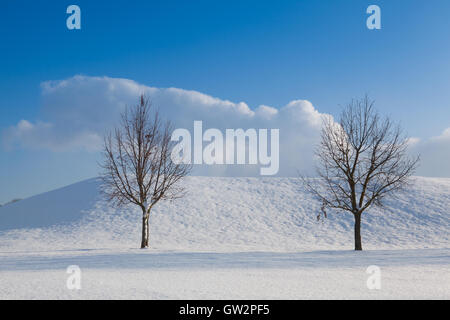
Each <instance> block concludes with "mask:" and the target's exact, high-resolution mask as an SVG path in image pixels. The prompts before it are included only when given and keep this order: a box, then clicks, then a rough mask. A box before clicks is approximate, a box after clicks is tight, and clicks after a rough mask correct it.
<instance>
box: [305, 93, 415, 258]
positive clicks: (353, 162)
mask: <svg viewBox="0 0 450 320" xmlns="http://www.w3.org/2000/svg"><path fill="white" fill-rule="evenodd" d="M407 147H408V140H407V139H406V137H404V136H403V133H402V130H401V128H400V126H399V125H396V124H394V123H393V122H392V121H391V120H390V119H389V118H387V117H386V118H382V117H381V116H380V115H379V114H378V113H377V112H376V111H375V109H374V102H373V101H371V100H370V99H369V98H368V97H367V96H366V97H365V98H363V99H360V100H353V101H352V102H351V103H350V104H348V105H347V106H346V107H345V108H344V109H343V111H342V113H341V115H340V119H339V122H338V123H336V122H334V121H333V120H332V119H330V118H326V119H325V120H324V123H323V127H322V132H321V141H320V144H319V146H318V148H317V150H316V157H317V158H318V163H319V164H318V165H317V166H316V172H317V174H318V176H319V179H307V178H303V180H304V182H305V185H306V187H307V189H308V190H309V191H310V192H311V193H312V194H313V195H314V196H315V197H316V198H317V199H319V200H320V201H321V203H322V212H323V213H325V214H326V209H327V208H328V209H335V210H340V211H348V212H350V213H352V214H353V215H354V218H355V250H362V244H361V232H360V229H361V227H360V226H361V215H362V213H363V212H364V211H365V210H366V209H368V208H369V207H371V206H383V199H384V198H385V197H388V196H394V195H395V193H396V192H397V191H399V190H401V189H402V188H404V187H405V185H407V183H408V179H409V177H410V176H411V175H412V174H413V173H414V171H415V169H416V168H417V165H418V162H419V157H417V158H411V157H409V156H408V155H407ZM318 218H320V215H319V216H318Z"/></svg>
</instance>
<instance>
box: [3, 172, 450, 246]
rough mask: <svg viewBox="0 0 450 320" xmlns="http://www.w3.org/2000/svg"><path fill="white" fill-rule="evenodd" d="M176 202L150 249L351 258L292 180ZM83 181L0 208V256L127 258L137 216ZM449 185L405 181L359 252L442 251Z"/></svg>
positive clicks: (158, 223) (220, 186)
mask: <svg viewBox="0 0 450 320" xmlns="http://www.w3.org/2000/svg"><path fill="white" fill-rule="evenodd" d="M185 184H186V189H187V190H188V193H187V195H186V197H184V198H183V199H178V200H176V201H174V202H171V203H170V202H167V203H161V204H159V205H158V206H157V207H156V208H155V209H154V211H153V214H152V216H151V221H150V223H151V239H150V240H151V246H152V247H153V248H155V249H160V250H190V251H192V250H193V251H210V250H214V251H255V250H256V251H267V250H268V251H305V250H317V249H325V250H329V249H352V248H353V231H352V230H353V229H352V228H353V221H352V216H351V215H349V214H342V213H330V214H329V215H328V219H325V220H324V221H320V222H318V221H317V219H316V216H317V214H318V212H319V204H318V203H317V202H316V201H314V200H313V199H312V198H311V197H310V195H309V194H307V193H306V192H305V191H304V189H303V187H302V184H301V181H300V180H299V179H296V178H217V177H189V178H187V180H186V181H185ZM99 187H100V181H99V179H90V180H86V181H83V182H79V183H76V184H73V185H70V186H67V187H64V188H61V189H58V190H54V191H50V192H47V193H44V194H40V195H37V196H34V197H31V198H28V199H24V200H22V201H20V202H17V203H13V204H10V205H7V206H5V207H2V208H0V250H2V251H17V250H25V249H26V250H56V249H77V248H78V249H83V248H135V247H138V246H139V243H140V227H141V225H140V223H141V217H140V210H139V209H136V208H133V207H126V208H113V207H111V206H110V205H108V203H107V201H105V200H104V199H103V198H102V196H101V194H100V193H99ZM449 208H450V179H442V178H422V177H417V178H414V183H413V184H412V186H411V187H410V188H409V189H408V190H407V191H406V192H404V193H402V194H400V195H399V196H398V198H397V199H393V200H389V201H388V202H387V206H386V208H385V209H383V210H381V209H373V210H370V211H368V212H366V214H365V215H364V217H363V224H362V236H363V247H364V248H365V249H399V248H446V247H450V232H449V230H450V210H449Z"/></svg>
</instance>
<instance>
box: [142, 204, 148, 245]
mask: <svg viewBox="0 0 450 320" xmlns="http://www.w3.org/2000/svg"><path fill="white" fill-rule="evenodd" d="M149 217H150V212H147V210H144V211H143V213H142V241H141V249H144V248H148V239H149V233H150V232H149V224H148V220H149Z"/></svg>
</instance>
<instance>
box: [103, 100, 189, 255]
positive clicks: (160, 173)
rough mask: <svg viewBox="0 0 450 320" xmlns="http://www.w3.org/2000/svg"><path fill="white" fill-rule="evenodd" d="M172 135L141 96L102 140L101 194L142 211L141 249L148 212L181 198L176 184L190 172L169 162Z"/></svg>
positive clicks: (146, 242)
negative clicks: (102, 184)
mask: <svg viewBox="0 0 450 320" xmlns="http://www.w3.org/2000/svg"><path fill="white" fill-rule="evenodd" d="M171 133H172V126H171V124H170V122H169V121H167V122H165V123H162V121H161V119H160V117H159V114H158V112H157V111H153V110H152V108H151V104H150V103H149V101H148V99H146V98H145V97H144V96H143V95H141V96H140V102H139V104H138V105H136V106H134V107H126V108H125V111H124V112H123V113H122V114H121V122H120V126H119V127H118V128H116V129H115V130H114V131H113V132H112V133H109V134H108V135H106V137H105V141H104V150H103V156H104V160H103V162H102V164H101V167H102V168H103V172H102V175H101V177H102V179H103V182H104V190H103V191H104V192H105V193H106V195H107V196H108V199H109V200H110V201H113V203H114V204H116V205H118V206H121V205H125V204H130V203H131V204H134V205H137V206H139V207H140V208H141V209H142V240H141V248H147V247H148V246H149V218H150V212H151V209H152V208H153V207H154V205H155V204H156V203H158V202H159V201H161V200H166V199H175V198H178V197H181V196H182V195H183V188H182V187H181V186H180V185H179V182H180V180H182V179H183V178H184V177H185V176H186V175H187V174H188V173H189V171H190V169H191V166H190V165H187V164H184V163H181V164H176V163H174V162H172V160H171V153H172V149H173V147H174V143H173V142H172V141H171Z"/></svg>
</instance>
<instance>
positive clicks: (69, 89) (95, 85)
mask: <svg viewBox="0 0 450 320" xmlns="http://www.w3.org/2000/svg"><path fill="white" fill-rule="evenodd" d="M142 93H145V94H146V95H147V96H149V97H150V99H151V101H152V103H153V105H154V106H156V107H157V108H159V110H160V112H161V114H162V115H163V116H164V117H165V118H167V119H170V120H171V121H172V123H173V124H174V126H175V127H176V128H186V129H188V130H190V131H192V129H193V121H194V120H202V121H203V128H204V130H206V129H208V128H218V129H221V130H224V129H226V128H232V129H237V128H243V129H248V128H255V129H259V128H268V129H271V128H275V129H280V171H279V174H280V175H284V176H286V175H288V176H296V175H297V172H298V171H300V172H311V169H312V167H313V149H314V146H315V145H316V144H317V142H318V141H319V135H320V127H321V123H322V117H324V116H329V115H326V114H323V113H320V112H319V111H318V110H316V109H315V107H314V106H313V105H312V104H311V102H309V101H307V100H294V101H291V102H289V103H288V104H287V105H285V106H282V107H280V108H275V107H273V106H267V105H260V106H257V107H256V108H253V109H252V108H250V107H249V106H248V105H247V104H246V103H245V102H238V103H235V102H231V101H228V100H223V99H219V98H215V97H212V96H209V95H207V94H203V93H200V92H197V91H191V90H184V89H179V88H155V87H149V86H145V85H142V84H139V83H137V82H135V81H133V80H128V79H118V78H109V77H88V76H74V77H72V78H69V79H66V80H60V81H48V82H44V83H43V84H42V109H41V121H36V122H34V123H32V122H30V121H27V120H21V121H20V122H19V123H18V124H17V125H16V126H13V127H10V128H8V129H6V130H4V132H3V135H2V138H3V142H4V143H5V145H7V146H9V147H13V146H21V147H25V148H41V149H42V148H44V149H49V150H53V151H68V150H80V149H81V150H87V151H98V150H100V148H101V145H102V136H103V134H104V133H105V132H106V131H107V130H110V129H111V128H112V127H113V126H114V125H116V124H117V121H118V116H119V114H120V112H121V111H122V110H123V109H124V107H125V105H132V104H136V103H137V102H138V97H139V95H140V94H142ZM409 142H410V148H411V152H412V153H414V154H415V153H421V154H422V162H421V163H422V165H421V167H420V169H419V171H418V172H417V173H418V174H421V175H435V176H443V175H445V176H450V165H449V163H450V128H449V129H446V130H445V131H444V132H443V133H442V135H440V136H438V137H434V138H431V139H428V140H426V141H422V140H420V139H418V138H411V139H410V140H409ZM258 172H259V166H244V167H243V166H204V167H202V168H200V169H199V170H197V171H196V173H199V174H211V175H256V174H258Z"/></svg>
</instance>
